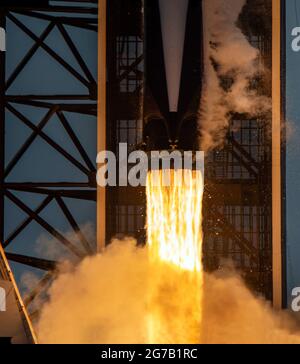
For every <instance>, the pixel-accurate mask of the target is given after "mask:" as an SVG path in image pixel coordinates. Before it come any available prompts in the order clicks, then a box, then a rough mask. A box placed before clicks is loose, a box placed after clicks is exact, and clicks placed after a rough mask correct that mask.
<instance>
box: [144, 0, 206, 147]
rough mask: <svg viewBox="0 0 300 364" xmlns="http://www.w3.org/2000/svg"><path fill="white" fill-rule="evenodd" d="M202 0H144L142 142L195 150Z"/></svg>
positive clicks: (201, 66)
mask: <svg viewBox="0 0 300 364" xmlns="http://www.w3.org/2000/svg"><path fill="white" fill-rule="evenodd" d="M202 36H203V29H202V0H145V57H146V59H145V86H146V87H145V96H144V121H145V128H144V145H145V149H146V150H147V151H151V150H175V149H178V150H188V151H194V150H197V149H198V111H199V105H200V98H201V91H202V74H203V60H202V59H203V42H202Z"/></svg>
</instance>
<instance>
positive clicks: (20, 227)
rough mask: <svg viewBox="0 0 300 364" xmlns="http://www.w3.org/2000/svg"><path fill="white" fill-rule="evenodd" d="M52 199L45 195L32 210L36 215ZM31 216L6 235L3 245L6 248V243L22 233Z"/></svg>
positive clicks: (31, 219) (31, 218)
mask: <svg viewBox="0 0 300 364" xmlns="http://www.w3.org/2000/svg"><path fill="white" fill-rule="evenodd" d="M52 200H53V197H52V196H47V197H46V198H45V199H44V201H43V202H42V203H41V204H40V205H39V206H38V207H37V209H36V210H35V211H34V212H35V213H36V214H37V215H38V214H40V213H41V212H42V211H43V210H44V209H45V208H46V207H47V206H48V205H49V204H50V202H51V201H52ZM33 220H34V219H33V217H31V216H29V217H28V218H26V219H25V220H24V221H22V222H21V224H20V225H19V226H18V227H17V228H16V229H15V230H14V231H13V232H12V233H11V234H10V235H9V236H8V238H7V239H6V240H5V242H4V244H3V247H4V248H7V247H8V245H9V244H10V243H11V242H12V241H13V240H14V239H16V237H17V236H18V235H19V234H21V233H22V231H24V230H25V229H26V227H27V226H28V225H29V224H30V223H31V222H32V221H33Z"/></svg>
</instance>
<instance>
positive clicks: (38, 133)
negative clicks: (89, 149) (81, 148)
mask: <svg viewBox="0 0 300 364" xmlns="http://www.w3.org/2000/svg"><path fill="white" fill-rule="evenodd" d="M7 109H8V110H9V111H10V112H11V113H13V114H14V115H15V116H17V117H18V119H19V120H20V121H22V122H23V123H24V124H25V125H26V126H28V127H29V128H30V129H32V130H33V133H32V135H31V136H30V137H29V138H28V140H27V141H26V142H25V143H24V145H23V146H22V147H21V149H20V150H19V151H18V152H17V154H16V156H15V157H14V158H13V160H12V162H11V163H10V164H9V165H8V167H7V169H6V176H7V175H8V174H9V173H10V172H11V170H12V169H13V168H14V167H15V165H16V164H17V163H18V161H19V160H20V158H21V157H22V156H23V154H24V153H25V152H26V150H27V149H28V148H29V147H30V145H31V144H32V143H33V142H34V140H35V139H36V137H37V136H40V137H41V138H42V139H43V140H44V141H46V142H47V143H48V144H49V145H50V146H51V147H52V148H53V149H55V150H56V151H57V152H58V153H60V154H61V155H62V156H63V157H64V158H66V159H67V160H68V161H69V162H71V163H72V164H73V165H74V166H75V167H77V168H78V169H79V170H80V171H81V172H83V173H84V174H86V175H87V176H89V175H90V174H91V172H93V171H94V167H93V170H92V171H90V170H88V169H87V168H86V167H85V166H83V165H82V164H81V163H80V162H79V161H78V160H77V159H76V158H74V157H73V156H72V155H71V154H70V153H68V152H67V151H66V150H65V149H64V148H62V147H61V146H60V145H59V144H58V143H56V142H55V141H54V140H53V139H52V138H50V137H49V136H48V135H47V134H45V133H44V132H43V131H42V129H43V128H44V127H45V125H46V123H47V122H48V121H49V120H50V118H51V117H52V116H53V114H54V113H56V111H57V108H54V110H53V109H52V110H50V111H49V113H48V114H47V116H48V115H49V117H47V116H46V117H45V120H42V121H41V123H40V124H39V125H38V126H35V125H34V124H33V123H32V122H31V121H29V120H28V119H27V118H26V117H25V116H24V115H23V114H22V113H20V112H19V111H18V110H16V109H15V108H14V107H13V106H11V105H10V104H8V105H7Z"/></svg>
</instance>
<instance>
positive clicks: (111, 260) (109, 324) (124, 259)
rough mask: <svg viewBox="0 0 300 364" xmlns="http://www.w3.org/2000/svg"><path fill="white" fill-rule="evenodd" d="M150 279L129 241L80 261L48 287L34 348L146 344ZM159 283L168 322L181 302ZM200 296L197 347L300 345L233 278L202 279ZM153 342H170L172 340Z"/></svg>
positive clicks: (280, 318) (283, 321)
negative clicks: (200, 317)
mask: <svg viewBox="0 0 300 364" xmlns="http://www.w3.org/2000/svg"><path fill="white" fill-rule="evenodd" d="M150 273H151V272H149V267H148V259H147V250H146V248H144V249H142V248H136V247H135V242H133V241H130V240H126V241H115V242H114V243H113V244H112V245H111V246H110V247H109V248H108V249H107V251H106V252H105V253H104V254H103V255H98V256H95V257H90V258H86V259H85V260H84V261H83V262H82V263H81V264H80V265H79V266H77V267H76V268H74V269H73V270H70V271H69V272H65V273H63V274H61V275H60V277H59V278H58V279H57V280H56V281H55V282H54V284H53V285H52V288H51V289H50V291H49V294H50V301H49V302H48V303H47V304H45V306H44V307H43V309H42V314H41V318H40V321H39V323H38V327H37V328H38V336H39V340H40V342H41V343H97V344H99V343H104V344H105V343H109V344H113V343H125V344H127V343H148V342H147V340H148V338H147V335H148V334H147V333H148V329H147V317H148V314H149V309H150V303H149V301H148V299H147V297H148V282H149V279H151V277H152V276H151V274H150ZM160 284H161V285H163V286H161V288H163V289H161V290H160V291H161V292H162V296H161V297H160V300H161V302H165V304H166V307H165V309H166V312H167V313H168V316H169V317H170V319H171V318H172V317H173V318H174V315H178V314H181V307H182V305H181V301H175V302H170V299H169V298H168V297H171V295H172V290H176V289H177V288H176V283H175V282H174V281H173V283H172V281H171V282H168V284H167V281H164V282H160ZM172 284H173V287H172ZM203 296H204V307H203V310H204V312H203V317H204V319H203V322H202V324H201V329H200V327H199V337H201V342H203V343H300V333H299V332H298V333H296V332H295V331H294V328H293V325H292V323H291V322H290V320H289V318H288V317H287V316H285V314H279V313H274V312H273V311H272V309H271V307H270V305H269V303H267V302H266V301H264V300H263V299H260V298H256V297H254V296H253V295H252V293H250V291H249V290H248V289H247V288H246V287H245V285H244V284H243V282H242V280H241V279H240V278H239V277H238V276H237V275H234V274H233V273H231V274H229V275H225V274H224V273H223V274H222V275H221V274H219V276H216V275H206V276H205V285H204V295H203ZM152 303H153V302H152ZM152 303H151V304H152ZM185 317H186V320H187V321H186V322H184V323H183V324H182V327H183V328H184V327H186V326H187V323H188V319H189V317H188V315H186V316H185ZM184 331H185V330H184V329H183V332H182V337H183V338H184V337H186V332H184ZM160 332H163V330H160ZM175 340H176V341H178V340H180V338H178V337H177V338H175ZM159 341H160V342H166V343H172V336H170V333H168V336H167V337H165V338H164V337H162V338H160V339H159ZM199 341H200V339H199ZM182 342H184V341H182Z"/></svg>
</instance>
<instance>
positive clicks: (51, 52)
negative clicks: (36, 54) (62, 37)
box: [7, 13, 90, 88]
mask: <svg viewBox="0 0 300 364" xmlns="http://www.w3.org/2000/svg"><path fill="white" fill-rule="evenodd" d="M7 17H8V18H9V19H10V20H11V21H12V22H13V23H15V24H16V25H17V26H18V27H19V28H20V29H21V30H23V32H24V33H26V34H27V35H28V36H29V37H30V38H31V39H33V40H34V41H35V42H40V47H41V48H43V49H44V50H45V51H46V52H47V53H48V54H49V55H50V56H51V57H52V58H54V59H55V60H56V61H57V62H58V63H59V64H60V65H61V66H63V67H64V68H65V69H66V70H67V71H68V72H69V73H71V74H72V75H73V76H74V77H75V78H76V79H77V80H78V81H80V82H81V83H82V84H83V85H84V86H86V87H87V88H89V87H90V83H89V82H88V81H87V80H86V79H85V78H84V77H82V76H81V75H80V74H79V73H78V72H77V71H76V70H75V69H74V68H73V67H72V66H71V65H70V64H69V63H67V62H66V61H65V60H64V59H63V58H62V57H61V56H59V55H58V53H56V52H55V51H54V50H53V49H51V48H50V47H49V46H48V45H47V44H46V43H45V42H44V41H40V39H39V37H38V36H36V35H35V34H34V33H33V32H32V31H31V30H30V29H29V28H27V27H26V26H25V25H24V24H23V23H22V22H20V21H19V20H18V19H17V18H16V17H15V16H13V15H12V14H11V13H8V15H7Z"/></svg>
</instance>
